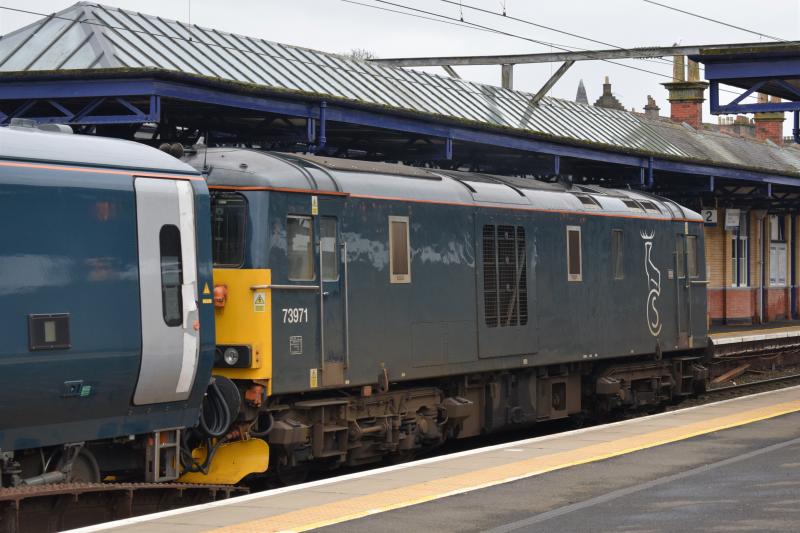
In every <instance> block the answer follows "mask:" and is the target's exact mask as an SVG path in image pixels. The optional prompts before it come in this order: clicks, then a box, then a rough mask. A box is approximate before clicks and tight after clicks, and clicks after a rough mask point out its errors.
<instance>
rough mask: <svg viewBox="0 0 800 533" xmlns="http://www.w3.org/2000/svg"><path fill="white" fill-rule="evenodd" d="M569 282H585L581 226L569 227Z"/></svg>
mask: <svg viewBox="0 0 800 533" xmlns="http://www.w3.org/2000/svg"><path fill="white" fill-rule="evenodd" d="M567 280H569V281H582V280H583V265H582V263H581V228H580V227H579V226H567Z"/></svg>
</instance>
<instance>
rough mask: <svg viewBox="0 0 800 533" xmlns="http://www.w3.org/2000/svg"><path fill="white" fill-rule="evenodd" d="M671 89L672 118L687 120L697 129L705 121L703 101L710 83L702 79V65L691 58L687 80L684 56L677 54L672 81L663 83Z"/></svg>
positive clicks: (669, 98)
mask: <svg viewBox="0 0 800 533" xmlns="http://www.w3.org/2000/svg"><path fill="white" fill-rule="evenodd" d="M662 85H663V86H664V87H666V88H667V91H669V96H668V97H667V99H668V100H669V103H670V118H671V119H672V120H675V121H678V122H686V123H687V124H689V125H690V126H692V127H693V128H695V129H700V128H701V125H702V123H703V101H704V100H705V90H706V87H708V83H706V82H704V81H700V65H698V64H697V62H696V61H692V60H691V59H690V60H689V80H688V81H686V73H685V71H684V56H675V57H674V58H673V63H672V81H671V82H670V83H662Z"/></svg>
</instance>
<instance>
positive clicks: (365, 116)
mask: <svg viewBox="0 0 800 533" xmlns="http://www.w3.org/2000/svg"><path fill="white" fill-rule="evenodd" d="M143 95H147V96H150V97H151V100H150V102H151V104H150V110H149V112H148V113H145V115H146V116H147V117H148V119H147V121H157V120H158V119H159V118H160V114H161V113H160V99H162V98H169V99H174V100H180V101H184V102H192V103H201V104H209V105H216V106H221V107H228V108H235V109H245V110H250V111H255V112H261V113H272V114H276V115H284V116H291V117H300V118H306V119H313V122H312V124H313V125H312V126H310V127H309V128H308V129H309V130H311V128H313V127H314V126H317V127H318V128H320V130H321V131H319V133H318V134H317V135H316V141H317V143H318V148H319V147H321V146H324V144H323V143H324V142H325V141H324V140H323V138H322V137H323V136H325V133H326V132H325V130H324V129H323V128H324V124H325V123H327V122H340V123H347V124H354V125H359V126H364V127H374V128H380V129H386V130H394V131H398V132H403V133H406V134H409V133H410V134H418V135H425V136H430V137H440V138H442V139H445V140H446V139H452V142H453V143H457V142H465V143H474V144H482V145H485V146H496V147H503V148H506V149H512V150H519V151H523V152H534V153H540V154H549V155H553V156H557V157H558V158H560V157H570V158H576V159H583V160H588V161H596V162H602V163H607V164H615V165H626V166H632V167H637V168H646V169H647V174H648V176H647V178H648V180H649V177H650V173H651V172H654V171H666V172H676V173H682V174H689V175H700V176H704V177H708V176H716V177H717V178H725V179H736V180H744V181H749V182H756V183H773V184H776V185H786V186H792V187H800V179H798V178H797V177H791V176H787V175H781V174H772V173H766V172H759V171H751V170H745V169H737V168H728V167H719V166H715V165H710V164H703V163H697V162H688V161H676V160H672V159H661V158H658V157H650V156H647V155H634V154H626V153H619V152H611V151H607V150H603V149H600V148H594V147H591V146H580V145H575V144H560V143H557V142H553V141H550V140H542V139H538V138H535V137H532V136H525V135H523V134H509V133H506V132H498V131H491V130H486V129H479V128H476V127H470V126H465V125H452V124H446V123H443V122H441V121H437V120H435V119H426V118H424V117H415V116H401V115H399V114H388V113H385V112H383V111H381V110H370V109H358V108H355V107H353V106H352V104H340V103H338V102H336V101H330V100H329V101H327V102H325V103H326V105H321V102H320V101H319V100H318V99H315V100H312V99H307V100H303V99H301V98H300V95H293V96H289V97H287V96H286V95H277V96H273V95H252V94H239V93H235V92H231V91H229V90H225V89H217V88H213V87H201V86H196V85H188V84H186V83H183V82H178V81H169V80H161V79H156V78H135V79H95V80H53V81H32V82H3V83H2V84H0V103H1V102H2V101H3V100H29V99H39V100H48V99H49V100H56V101H58V100H59V99H63V98H76V97H81V98H87V97H93V98H115V97H120V98H123V99H124V98H126V97H133V96H143ZM718 96H719V95H718V94H717V97H718ZM799 108H800V107H799ZM221 112H224V110H223V111H221ZM85 118H88V117H85ZM99 118H100V119H102V120H105V119H109V120H110V119H112V117H99ZM129 118H130V120H131V121H142V117H141V116H140V115H138V114H136V113H134V114H132V115H129ZM58 120H60V121H63V118H59V119H58ZM314 122H316V124H314ZM320 122H322V124H320ZM311 131H313V130H311ZM311 131H308V132H307V133H311ZM446 142H447V141H446Z"/></svg>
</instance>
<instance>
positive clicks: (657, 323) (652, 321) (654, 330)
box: [639, 230, 661, 337]
mask: <svg viewBox="0 0 800 533" xmlns="http://www.w3.org/2000/svg"><path fill="white" fill-rule="evenodd" d="M639 235H641V236H642V240H644V272H645V275H646V276H647V287H648V289H649V290H648V292H647V304H646V305H647V327H648V328H649V329H650V334H651V335H652V336H653V337H658V334H659V333H661V315H660V314H659V313H658V308H657V307H656V303H657V301H658V297H659V296H660V295H661V271H660V270H659V269H658V268H657V267H656V265H654V264H653V257H652V253H653V238H655V236H656V232H655V230H653V231H652V232H650V233H647V232H644V231H642V232H641V233H640V234H639Z"/></svg>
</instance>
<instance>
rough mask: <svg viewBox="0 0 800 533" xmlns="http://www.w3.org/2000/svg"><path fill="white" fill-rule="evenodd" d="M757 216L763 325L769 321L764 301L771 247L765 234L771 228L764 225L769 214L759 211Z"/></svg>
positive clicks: (759, 294) (760, 313)
mask: <svg viewBox="0 0 800 533" xmlns="http://www.w3.org/2000/svg"><path fill="white" fill-rule="evenodd" d="M756 216H757V217H758V238H759V239H761V243H760V248H761V253H760V254H759V257H758V270H759V272H760V273H761V281H760V285H761V286H760V287H759V289H758V316H759V319H760V320H761V323H762V324H763V323H765V322H766V321H767V320H766V317H765V316H764V300H765V299H766V290H767V273H766V272H765V271H764V265H765V264H766V261H764V259H765V258H766V257H767V254H768V253H769V247H768V246H767V240H768V239H766V238H765V235H764V234H765V233H766V232H767V231H768V229H769V227H768V225H767V224H765V223H764V219H765V218H766V216H767V212H766V211H765V210H759V211H757V213H756Z"/></svg>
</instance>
